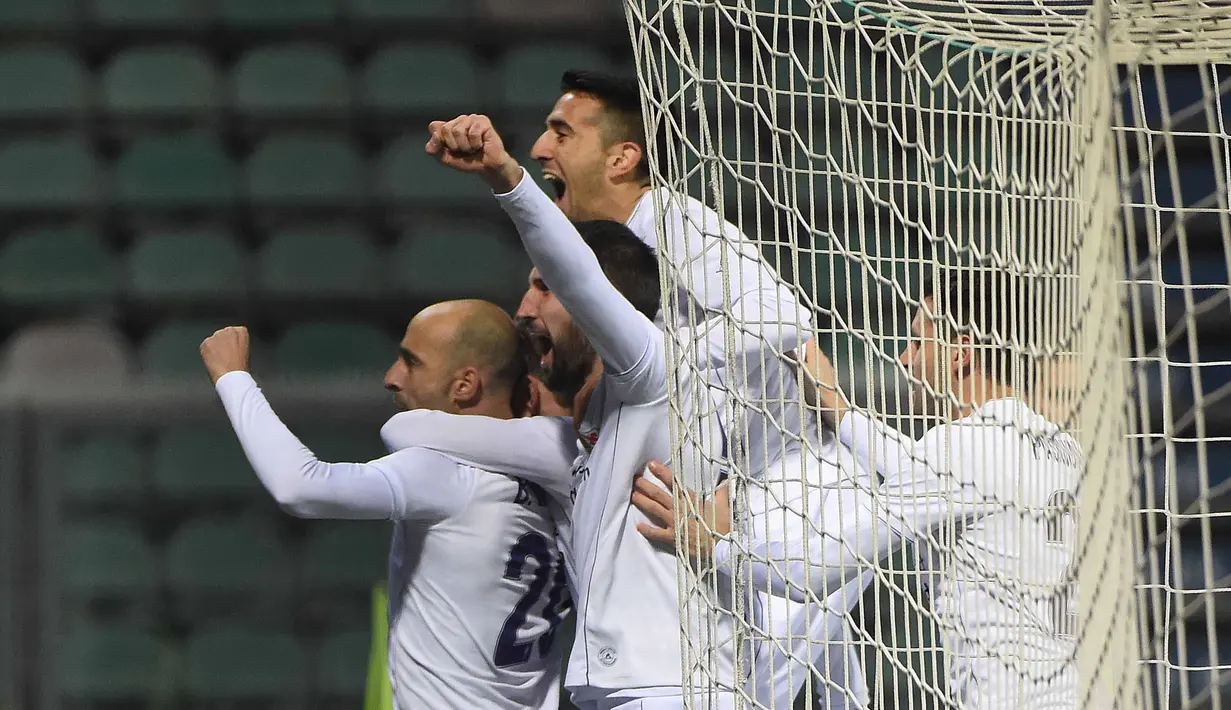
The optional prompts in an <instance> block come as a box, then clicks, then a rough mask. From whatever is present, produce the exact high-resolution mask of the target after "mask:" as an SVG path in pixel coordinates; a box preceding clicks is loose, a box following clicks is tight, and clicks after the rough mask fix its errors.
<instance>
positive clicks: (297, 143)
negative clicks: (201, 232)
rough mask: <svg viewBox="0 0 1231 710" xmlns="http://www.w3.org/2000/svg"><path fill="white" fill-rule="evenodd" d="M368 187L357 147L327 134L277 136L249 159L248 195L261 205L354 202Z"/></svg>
mask: <svg viewBox="0 0 1231 710" xmlns="http://www.w3.org/2000/svg"><path fill="white" fill-rule="evenodd" d="M363 186H364V183H363V169H362V166H361V161H360V158H359V155H358V154H357V153H356V151H355V149H354V147H353V146H352V145H351V144H350V143H348V142H347V141H345V140H343V139H340V138H334V137H330V136H328V135H322V134H312V133H294V134H288V135H280V136H274V137H272V138H269V139H268V140H266V141H265V142H264V143H262V144H261V145H260V146H259V147H258V148H257V150H256V152H255V153H253V155H252V156H251V157H250V158H249V159H248V165H247V188H248V199H249V200H251V201H252V202H253V203H254V204H255V205H257V206H290V205H308V206H318V205H321V204H332V205H345V204H353V203H354V202H356V201H358V200H360V199H361V198H362V195H363Z"/></svg>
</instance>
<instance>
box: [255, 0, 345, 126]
mask: <svg viewBox="0 0 1231 710" xmlns="http://www.w3.org/2000/svg"><path fill="white" fill-rule="evenodd" d="M242 4H243V5H244V6H245V7H255V6H264V3H250V2H244V3H242ZM234 82H235V106H236V109H238V110H239V111H240V112H242V113H248V114H254V115H268V114H278V113H290V112H299V113H303V112H308V111H316V112H320V111H331V110H332V111H341V110H343V109H345V108H346V107H347V104H348V102H349V86H348V81H347V76H346V67H345V66H344V65H343V63H342V58H341V57H340V56H338V54H337V53H336V52H334V51H333V50H332V49H329V48H328V47H323V46H318V45H311V44H303V43H295V44H285V45H275V46H267V47H261V48H259V49H255V50H253V51H252V52H250V53H248V54H247V55H245V56H244V58H243V59H242V60H240V62H239V64H238V66H236V68H235V79H234Z"/></svg>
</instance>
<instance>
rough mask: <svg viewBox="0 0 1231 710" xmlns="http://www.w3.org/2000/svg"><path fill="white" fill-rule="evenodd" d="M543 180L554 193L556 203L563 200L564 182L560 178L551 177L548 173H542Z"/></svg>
mask: <svg viewBox="0 0 1231 710" xmlns="http://www.w3.org/2000/svg"><path fill="white" fill-rule="evenodd" d="M543 180H544V181H545V182H546V183H547V185H548V186H549V187H551V189H552V190H553V191H555V193H556V201H557V202H559V201H560V200H562V199H564V190H565V185H564V180H563V179H562V178H559V177H557V176H555V175H551V174H549V173H543Z"/></svg>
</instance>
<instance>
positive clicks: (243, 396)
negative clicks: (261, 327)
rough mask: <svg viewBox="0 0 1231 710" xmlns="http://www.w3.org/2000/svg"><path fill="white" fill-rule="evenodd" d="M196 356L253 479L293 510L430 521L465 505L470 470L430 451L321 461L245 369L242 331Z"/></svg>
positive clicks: (228, 331) (209, 343)
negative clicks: (364, 460)
mask: <svg viewBox="0 0 1231 710" xmlns="http://www.w3.org/2000/svg"><path fill="white" fill-rule="evenodd" d="M201 357H202V360H203V361H204V362H205V367H206V370H207V371H208V372H209V374H210V379H211V380H213V382H214V387H215V389H216V390H217V392H218V396H219V397H220V398H221V399H222V404H223V406H224V407H225V408H226V412H227V416H228V417H229V418H230V420H231V426H232V427H233V428H234V429H235V434H236V436H238V437H239V441H240V444H241V445H242V446H243V448H244V453H245V454H247V456H248V461H249V463H251V464H252V468H253V470H254V471H256V474H257V477H258V478H260V480H261V483H262V485H264V486H265V489H266V490H268V491H269V493H270V495H272V496H273V497H274V500H276V501H277V502H278V504H279V505H281V506H282V507H283V508H284V509H286V510H287V511H288V512H290V513H291V514H293V515H297V516H299V517H305V518H339V519H353V520H367V519H392V520H400V519H416V520H426V521H435V520H443V519H445V518H447V517H450V516H452V515H454V514H456V513H458V512H460V511H461V510H462V509H463V508H464V507H465V506H466V505H467V503H469V501H470V497H471V493H472V491H473V488H474V471H473V470H472V469H469V468H466V467H459V466H458V465H457V464H456V463H455V462H453V461H451V460H450V459H448V458H446V457H445V456H442V455H441V454H438V453H435V452H432V451H427V450H424V449H407V450H405V451H399V452H396V453H394V454H392V455H390V456H386V457H384V458H382V459H377V460H376V461H372V462H369V463H326V462H324V461H321V460H319V459H318V458H317V457H316V455H315V454H313V453H312V451H310V450H309V449H308V448H307V447H306V446H304V445H303V444H302V443H301V442H300V441H299V439H298V438H296V437H295V435H294V434H292V433H291V431H290V429H288V428H287V426H286V425H285V424H284V423H283V422H282V420H281V419H279V418H278V415H277V414H276V413H274V410H273V408H272V407H271V406H270V405H269V402H268V401H267V400H266V399H265V395H264V394H263V393H262V392H261V389H260V387H258V386H257V384H256V381H255V380H253V379H252V376H251V375H250V374H249V373H248V372H247V368H248V331H247V329H245V328H223V329H222V330H220V331H218V332H216V333H214V334H213V335H211V336H210V337H209V338H207V339H206V340H205V342H203V343H202V344H201Z"/></svg>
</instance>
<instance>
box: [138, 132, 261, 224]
mask: <svg viewBox="0 0 1231 710" xmlns="http://www.w3.org/2000/svg"><path fill="white" fill-rule="evenodd" d="M115 176H116V187H117V192H118V196H119V199H120V202H121V203H123V204H125V205H127V206H130V207H137V208H140V207H162V208H171V207H209V206H212V207H217V208H222V207H225V206H226V205H228V204H230V203H231V202H232V201H233V200H234V199H235V193H236V189H235V185H236V177H237V172H236V171H235V169H234V167H233V166H232V164H231V161H230V160H229V159H228V158H227V156H226V154H225V153H224V152H223V149H222V147H221V146H220V145H219V144H218V142H217V141H216V140H215V139H213V138H209V137H206V136H204V135H200V134H195V133H190V134H185V135H164V136H159V137H157V138H147V139H142V140H137V141H134V142H133V143H132V144H131V145H130V146H129V147H128V149H127V150H126V151H125V152H124V154H123V155H122V156H121V157H120V159H119V162H118V163H117V165H116V170H115Z"/></svg>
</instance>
